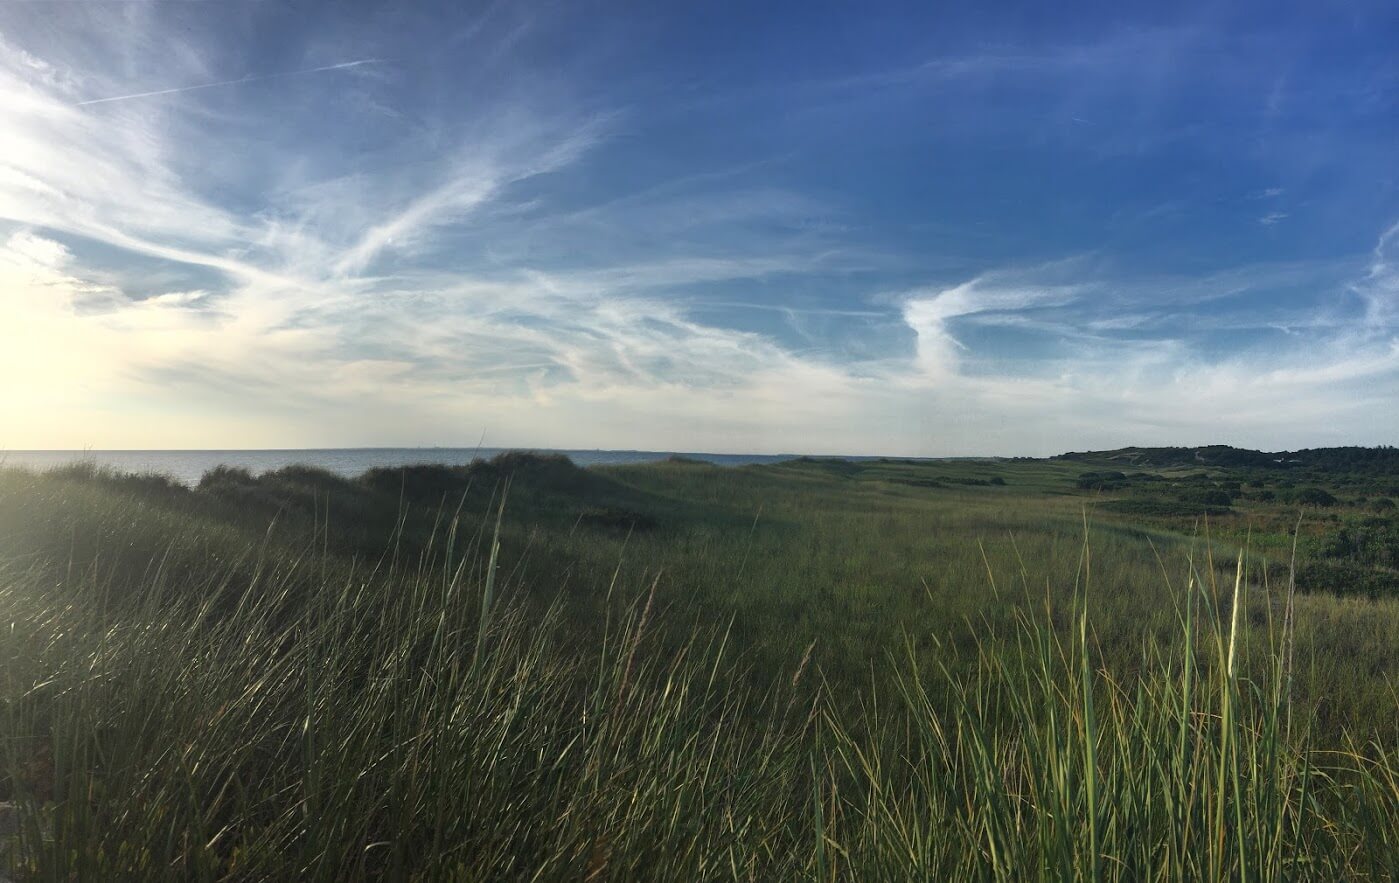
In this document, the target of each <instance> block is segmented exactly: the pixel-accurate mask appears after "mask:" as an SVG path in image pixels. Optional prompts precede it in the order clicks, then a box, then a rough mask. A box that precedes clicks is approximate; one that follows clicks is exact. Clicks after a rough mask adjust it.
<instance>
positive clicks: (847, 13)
mask: <svg viewBox="0 0 1399 883" xmlns="http://www.w3.org/2000/svg"><path fill="white" fill-rule="evenodd" d="M1396 46H1399V5H1396V4H1394V3H1392V2H1388V0H1385V2H1346V0H1342V2H1335V3H1327V4H1316V3H1306V4H1298V5H1289V4H1286V3H1277V2H1260V3H1252V4H1247V3H1244V4H1232V3H1218V2H1216V3H1209V4H1203V5H1192V4H1189V3H1182V4H1175V3H1169V4H1168V3H1159V2H1153V3H1148V4H1141V5H1133V4H1131V3H1110V4H1109V3H1091V4H1088V3H1084V4H1078V3H1062V4H1043V3H1013V2H1006V3H985V4H967V3H937V2H934V3H927V2H923V3H916V4H907V5H904V4H883V3H858V4H856V3H849V4H826V3H819V2H801V3H790V4H784V3H756V4H755V3H734V4H728V3H718V2H716V3H703V4H670V3H639V2H638V3H597V2H557V3H540V2H528V0H524V2H517V3H507V2H495V3H482V4H472V3H450V4H441V5H437V4H430V3H403V2H398V3H383V4H368V3H358V2H334V3H313V2H272V0H256V2H253V0H217V2H214V0H210V2H197V0H181V2H140V3H136V2H106V0H91V2H64V0H0V449H9V450H24V449H39V448H66V449H72V448H94V449H105V448H219V449H228V448H283V447H355V446H416V445H442V446H458V445H465V446H474V445H477V444H481V443H484V444H485V445H488V446H525V447H552V448H614V449H648V450H681V451H712V452H747V453H849V454H885V455H924V456H949V455H978V454H981V455H1044V454H1053V453H1059V452H1062V451H1067V450H1084V449H1102V448H1110V447H1117V446H1122V445H1129V444H1139V445H1166V444H1187V445H1195V444H1211V443H1223V444H1234V445H1239V446H1245V447H1254V448H1262V449H1266V450H1282V449H1294V448H1299V447H1313V446H1323V445H1336V444H1366V445H1374V444H1393V443H1395V442H1396V441H1399V52H1396V51H1395V47H1396Z"/></svg>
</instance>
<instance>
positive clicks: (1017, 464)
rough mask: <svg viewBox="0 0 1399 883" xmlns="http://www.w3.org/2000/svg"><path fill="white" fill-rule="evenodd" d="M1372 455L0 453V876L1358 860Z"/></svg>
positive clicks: (406, 874) (1111, 868) (1396, 846)
mask: <svg viewBox="0 0 1399 883" xmlns="http://www.w3.org/2000/svg"><path fill="white" fill-rule="evenodd" d="M1396 482H1399V479H1393V478H1390V479H1386V478H1385V477H1384V476H1383V475H1378V476H1377V475H1376V474H1375V473H1374V472H1373V471H1371V472H1368V473H1367V472H1364V471H1361V470H1360V469H1359V467H1357V470H1356V471H1346V470H1339V469H1319V468H1314V467H1304V466H1298V467H1297V468H1290V469H1272V468H1267V466H1266V464H1265V465H1263V466H1256V465H1255V466H1249V465H1243V466H1239V465H1234V464H1231V465H1228V466H1219V465H1210V464H1208V463H1204V464H1201V463H1187V464H1181V463H1169V462H1167V463H1157V464H1156V465H1151V464H1150V463H1149V462H1143V458H1142V457H1138V456H1133V457H1132V458H1130V459H1123V458H1122V457H1120V456H1109V455H1085V456H1079V457H1074V458H1062V459H1054V460H1014V461H974V460H965V461H943V462H908V461H861V462H845V461H832V460H805V459H803V460H794V461H791V462H787V463H783V464H777V465H769V466H760V467H743V468H721V467H716V466H712V465H708V464H704V463H697V462H690V461H682V460H677V461H671V462H666V463H660V464H651V465H645V466H627V467H610V468H605V469H593V470H582V469H578V468H576V467H574V466H572V465H571V464H569V463H568V462H567V461H561V460H555V459H549V458H540V457H532V456H524V455H507V456H505V457H503V458H500V459H498V460H495V461H492V462H490V463H478V464H476V465H474V466H472V467H469V468H446V467H410V468H407V469H398V470H377V471H371V472H370V473H366V474H365V475H363V476H360V477H358V478H355V479H344V478H339V477H336V476H333V475H330V474H328V473H324V472H320V471H318V470H314V469H307V468H291V469H286V470H281V471H279V472H275V473H269V474H266V475H262V476H253V475H249V474H247V473H243V472H239V471H236V470H215V471H214V472H211V473H209V474H208V475H206V476H205V478H204V480H203V481H202V482H201V483H200V485H199V486H198V487H197V488H193V489H191V488H185V487H182V486H180V485H176V484H173V483H172V482H169V481H167V480H164V479H161V478H159V477H155V476H119V475H111V474H107V473H104V472H102V471H101V470H98V469H95V468H88V467H82V468H70V469H66V470H60V471H57V472H53V473H47V474H42V475H40V474H33V473H28V472H24V471H19V470H4V471H0V624H3V630H0V663H3V667H0V714H3V717H0V727H2V728H3V730H0V736H3V739H4V754H3V756H0V801H5V802H6V803H7V804H8V805H9V809H8V810H7V816H6V817H7V818H8V819H9V820H10V821H9V823H7V824H10V823H12V826H13V827H14V828H15V830H14V831H13V833H11V834H9V835H8V836H7V837H6V838H5V842H4V845H3V846H0V856H3V858H2V859H0V861H2V862H3V864H0V867H5V866H8V870H7V871H6V873H8V874H9V875H10V876H11V877H13V878H15V879H22V880H28V879H35V880H71V879H82V880H88V879H94V880H95V879H102V880H112V879H132V880H158V879H171V880H265V879H311V880H322V879H323V880H352V879H423V880H437V879H447V880H498V879H517V878H522V879H540V880H553V879H568V880H577V879H594V880H601V879H685V880H689V879H735V878H737V879H750V880H777V879H822V880H830V879H858V880H871V879H908V878H910V877H915V878H924V879H987V880H1021V879H1094V880H1098V879H1111V880H1152V879H1157V880H1173V879H1202V880H1216V879H1240V880H1254V879H1259V880H1263V879H1315V880H1337V879H1371V880H1388V879H1394V876H1395V870H1394V869H1395V868H1399V750H1396V748H1395V746H1396V745H1399V698H1397V697H1396V693H1395V678H1396V676H1399V639H1396V635H1399V585H1397V584H1396V580H1395V577H1396V567H1399V560H1396V556H1399V545H1396V542H1395V539H1396V536H1399V521H1396V519H1395V516H1394V514H1393V506H1392V502H1391V503H1390V505H1389V506H1386V501H1389V500H1390V499H1391V498H1392V496H1394V495H1395V494H1396V491H1395V490H1393V489H1391V487H1390V486H1389V485H1390V484H1391V483H1396ZM1313 491H1316V492H1318V493H1312V492H1313ZM1299 518H1300V520H1299ZM1294 549H1295V552H1294ZM1294 555H1295V559H1296V562H1295V567H1294V565H1293V559H1294ZM1294 573H1295V574H1296V579H1295V585H1294V579H1293V575H1294ZM1294 589H1295V591H1294Z"/></svg>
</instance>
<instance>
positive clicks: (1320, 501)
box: [1292, 487, 1336, 506]
mask: <svg viewBox="0 0 1399 883" xmlns="http://www.w3.org/2000/svg"><path fill="white" fill-rule="evenodd" d="M1292 501H1293V502H1294V503H1300V504H1302V505H1303V506H1334V505H1336V498H1335V497H1333V496H1331V495H1330V494H1329V493H1327V492H1326V491H1324V490H1322V489H1321V488H1319V487H1309V488H1303V489H1302V490H1300V491H1298V492H1297V493H1296V494H1294V495H1293V497H1292Z"/></svg>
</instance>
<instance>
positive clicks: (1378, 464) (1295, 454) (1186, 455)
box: [1051, 445, 1399, 474]
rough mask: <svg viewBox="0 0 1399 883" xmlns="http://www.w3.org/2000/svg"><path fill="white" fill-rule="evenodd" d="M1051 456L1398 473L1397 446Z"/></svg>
mask: <svg viewBox="0 0 1399 883" xmlns="http://www.w3.org/2000/svg"><path fill="white" fill-rule="evenodd" d="M1051 459H1055V460H1092V461H1101V460H1121V461H1123V462H1125V463H1130V464H1131V465H1133V466H1215V467H1219V468H1222V469H1324V470H1327V471H1332V472H1363V473H1367V474H1399V448H1395V447H1393V446H1390V445H1381V446H1380V447H1375V448H1362V447H1343V448H1303V449H1302V450H1300V451H1276V452H1272V453H1269V452H1267V451H1254V450H1249V449H1248V448H1235V447H1231V446H1229V445H1204V446H1201V447H1178V448H1140V447H1128V448H1118V449H1117V450H1115V451H1082V452H1078V451H1071V452H1069V453H1066V454H1060V455H1059V456H1057V457H1053V458H1051Z"/></svg>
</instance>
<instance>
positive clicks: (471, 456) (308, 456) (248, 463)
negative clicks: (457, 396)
mask: <svg viewBox="0 0 1399 883" xmlns="http://www.w3.org/2000/svg"><path fill="white" fill-rule="evenodd" d="M507 450H535V451H538V452H539V453H550V454H563V455H564V456H566V457H568V458H569V459H570V460H572V461H573V462H574V463H577V464H578V465H579V466H601V465H611V464H619V463H650V462H654V461H656V460H664V459H666V458H667V457H672V456H682V457H690V458H693V459H695V460H706V461H708V462H710V463H717V464H719V465H721V466H744V465H747V464H750V463H778V462H781V461H783V460H790V459H792V457H793V456H795V455H792V454H695V453H683V452H674V451H565V450H549V449H543V448H514V449H512V448H298V449H291V450H277V451H274V450H266V451H0V466H23V467H26V468H30V469H41V470H42V469H51V468H53V467H55V466H64V465H67V464H71V463H78V462H84V461H86V462H91V463H96V464H98V465H99V466H106V467H109V468H112V469H116V470H118V471H120V472H158V473H161V474H163V475H169V476H171V477H172V478H174V479H176V480H177V481H181V482H184V483H186V484H196V483H198V481H199V478H200V476H202V475H203V474H204V473H205V472H206V471H208V470H209V469H212V468H213V467H215V466H220V465H222V466H241V467H242V468H244V469H247V470H249V471H250V472H254V473H260V472H267V471H270V470H273V469H281V468H282V467H283V466H291V465H293V464H300V465H306V466H318V467H320V468H321V469H326V470H329V471H331V472H335V473H338V474H340V475H346V476H354V475H359V474H360V473H361V472H364V471H365V470H366V469H370V468H372V467H375V466H407V465H411V464H414V463H446V464H449V465H465V464H467V463H470V462H471V461H472V460H477V459H489V458H491V457H494V456H495V455H496V454H501V453H504V452H505V451H507Z"/></svg>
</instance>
